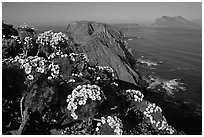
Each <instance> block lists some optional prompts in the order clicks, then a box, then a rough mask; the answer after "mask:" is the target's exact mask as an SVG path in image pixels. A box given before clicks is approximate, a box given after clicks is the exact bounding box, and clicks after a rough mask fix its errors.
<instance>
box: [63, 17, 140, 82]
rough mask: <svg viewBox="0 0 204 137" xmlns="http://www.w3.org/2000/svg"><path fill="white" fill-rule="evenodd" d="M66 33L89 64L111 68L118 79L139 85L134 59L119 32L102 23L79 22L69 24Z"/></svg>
mask: <svg viewBox="0 0 204 137" xmlns="http://www.w3.org/2000/svg"><path fill="white" fill-rule="evenodd" d="M66 32H67V34H68V35H69V36H71V37H73V39H74V41H75V42H76V43H77V44H78V45H80V49H81V50H82V51H83V52H85V53H86V54H87V55H88V57H89V59H90V62H91V63H93V64H95V65H100V66H109V67H112V68H113V69H114V71H115V72H116V74H117V77H118V79H120V80H123V81H127V82H130V83H134V84H136V85H139V83H140V78H139V75H138V74H137V73H136V72H135V71H134V70H133V68H134V58H133V55H132V53H131V49H130V48H128V46H127V42H126V41H125V39H124V35H123V33H122V32H121V31H119V30H118V29H116V28H114V27H112V26H109V25H106V24H103V23H97V22H93V21H91V22H90V21H79V22H73V23H71V24H69V25H68V28H67V30H66Z"/></svg>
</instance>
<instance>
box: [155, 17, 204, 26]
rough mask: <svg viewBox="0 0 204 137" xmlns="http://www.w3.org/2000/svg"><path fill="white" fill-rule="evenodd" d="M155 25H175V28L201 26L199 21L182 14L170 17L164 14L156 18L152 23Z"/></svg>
mask: <svg viewBox="0 0 204 137" xmlns="http://www.w3.org/2000/svg"><path fill="white" fill-rule="evenodd" d="M152 26H153V27H171V28H172V27H174V28H201V26H200V25H199V24H197V23H194V22H191V21H189V20H187V19H185V18H183V17H181V16H176V17H168V16H162V17H161V18H158V19H156V21H155V22H154V23H153V24H152Z"/></svg>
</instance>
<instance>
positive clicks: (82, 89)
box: [67, 84, 103, 119]
mask: <svg viewBox="0 0 204 137" xmlns="http://www.w3.org/2000/svg"><path fill="white" fill-rule="evenodd" d="M102 93H103V92H102V91H101V89H100V87H98V86H97V85H89V84H88V85H82V86H81V85H79V86H77V87H76V88H75V89H74V90H73V91H72V94H71V95H68V96H67V103H68V106H67V109H68V110H69V111H71V116H72V117H73V118H74V119H75V118H78V117H77V115H76V113H75V110H76V109H77V108H78V106H83V105H85V104H86V103H87V101H88V100H91V101H97V100H98V101H100V100H101V99H102V97H101V95H102Z"/></svg>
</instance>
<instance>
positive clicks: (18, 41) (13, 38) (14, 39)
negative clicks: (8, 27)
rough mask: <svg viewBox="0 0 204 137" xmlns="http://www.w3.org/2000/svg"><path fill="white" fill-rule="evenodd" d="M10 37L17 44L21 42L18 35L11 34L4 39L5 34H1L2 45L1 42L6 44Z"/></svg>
mask: <svg viewBox="0 0 204 137" xmlns="http://www.w3.org/2000/svg"><path fill="white" fill-rule="evenodd" d="M11 39H12V40H13V41H16V42H17V43H18V44H21V40H20V37H19V36H14V35H11V37H10V38H9V39H6V38H5V35H3V38H2V45H3V44H7V43H8V41H11Z"/></svg>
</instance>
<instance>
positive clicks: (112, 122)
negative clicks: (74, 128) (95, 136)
mask: <svg viewBox="0 0 204 137" xmlns="http://www.w3.org/2000/svg"><path fill="white" fill-rule="evenodd" d="M106 123H107V124H108V125H109V126H110V127H111V128H112V129H114V133H116V135H122V133H123V130H122V127H123V125H122V122H121V120H120V119H119V118H118V117H116V116H114V117H112V116H108V117H107V118H105V117H101V122H98V123H97V127H96V131H99V128H100V127H101V126H102V124H106Z"/></svg>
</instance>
